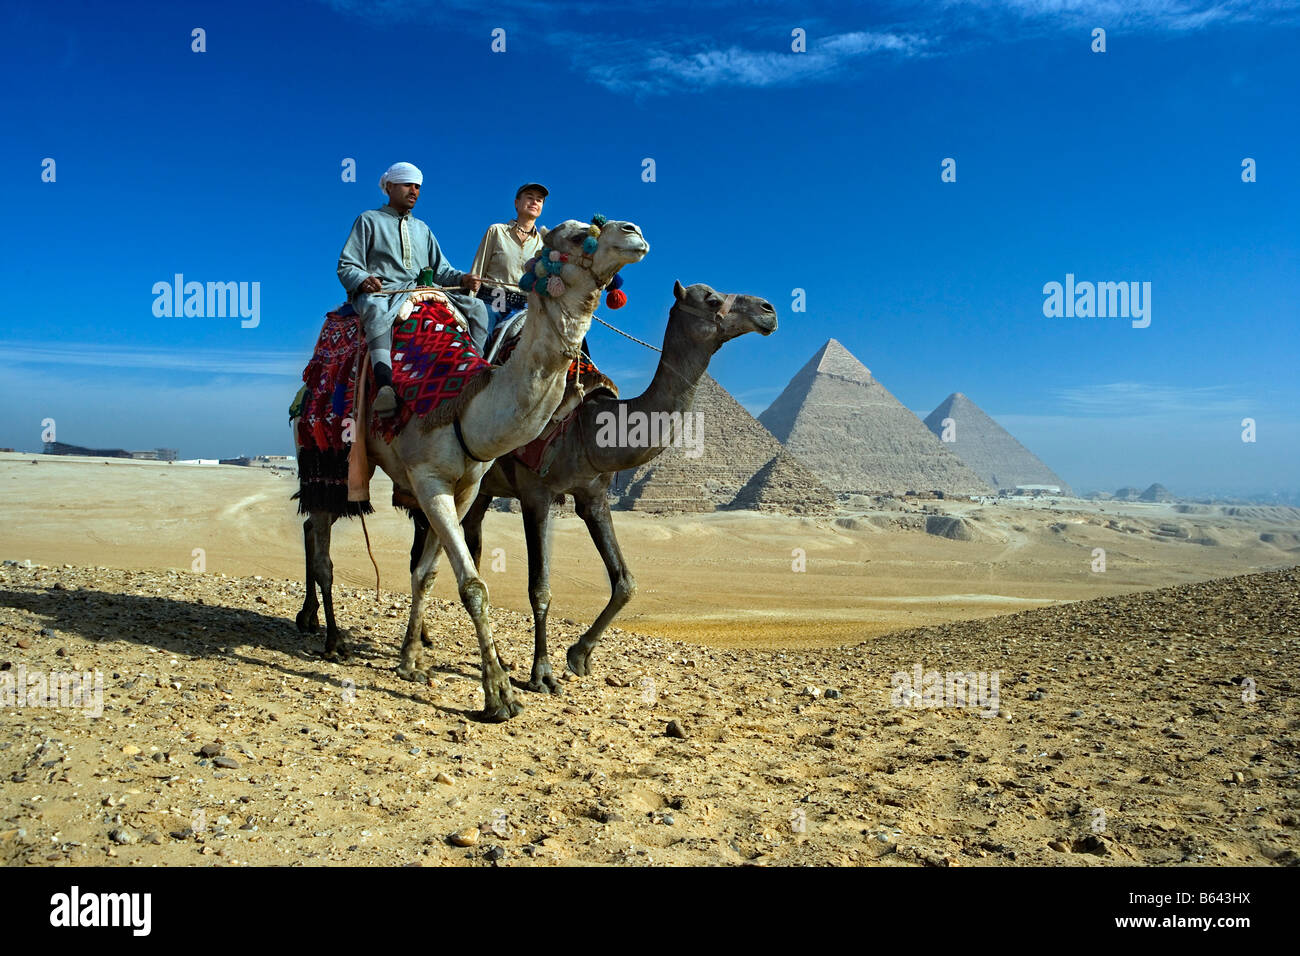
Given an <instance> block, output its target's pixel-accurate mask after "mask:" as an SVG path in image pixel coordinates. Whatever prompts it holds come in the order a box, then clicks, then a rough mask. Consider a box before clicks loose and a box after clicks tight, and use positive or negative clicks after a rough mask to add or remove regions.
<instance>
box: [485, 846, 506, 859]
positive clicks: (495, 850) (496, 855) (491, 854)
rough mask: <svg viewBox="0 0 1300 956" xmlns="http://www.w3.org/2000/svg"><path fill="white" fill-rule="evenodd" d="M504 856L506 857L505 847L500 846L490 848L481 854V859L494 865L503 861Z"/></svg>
mask: <svg viewBox="0 0 1300 956" xmlns="http://www.w3.org/2000/svg"><path fill="white" fill-rule="evenodd" d="M505 856H506V850H505V847H501V846H490V847H488V848H487V850H486V851H484V853H483V858H484V859H485V860H488V861H489V862H492V863H496V862H498V861H500V860H503V859H505Z"/></svg>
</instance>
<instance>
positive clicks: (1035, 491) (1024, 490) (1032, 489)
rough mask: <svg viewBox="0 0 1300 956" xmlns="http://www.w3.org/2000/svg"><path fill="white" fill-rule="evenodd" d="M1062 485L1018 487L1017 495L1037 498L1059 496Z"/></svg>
mask: <svg viewBox="0 0 1300 956" xmlns="http://www.w3.org/2000/svg"><path fill="white" fill-rule="evenodd" d="M1060 493H1061V486H1060V485H1016V490H1015V494H1017V495H1028V496H1030V497H1037V496H1039V495H1059V494H1060Z"/></svg>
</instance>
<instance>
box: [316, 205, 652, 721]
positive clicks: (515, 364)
mask: <svg viewBox="0 0 1300 956" xmlns="http://www.w3.org/2000/svg"><path fill="white" fill-rule="evenodd" d="M588 229H589V224H588V223H585V222H579V221H577V220H574V219H570V220H568V221H566V222H564V223H562V224H561V225H559V226H556V227H555V228H554V229H552V230H550V231H549V232H547V233H545V234H544V236H543V238H544V241H545V243H546V245H547V247H549V248H550V249H552V250H556V251H558V252H560V253H565V254H568V255H569V256H570V257H571V258H570V261H568V262H566V263H565V265H564V266H563V268H562V271H561V272H560V273H559V276H560V278H561V279H562V280H563V283H564V286H565V289H564V291H563V294H561V295H558V296H555V297H549V296H546V297H544V296H540V295H538V293H537V291H536V290H533V291H530V292H529V294H528V312H529V315H530V316H531V319H530V320H529V321H528V322H527V323H526V324H525V327H524V332H523V337H522V339H521V341H520V343H519V345H518V347H517V348H516V350H515V354H514V355H512V356H511V361H510V362H508V363H507V364H506V365H503V366H499V367H494V368H492V369H490V370H488V371H485V372H482V373H480V374H481V375H487V376H490V377H489V379H488V380H487V382H486V384H485V385H483V386H482V388H481V390H480V391H478V392H477V393H476V394H474V395H473V396H472V397H471V398H469V399H467V401H466V402H465V404H464V405H463V407H461V409H460V411H459V414H458V416H457V417H456V418H455V419H454V420H453V421H452V422H450V423H447V424H440V425H436V426H433V427H430V426H429V424H428V423H427V422H422V421H421V420H420V419H418V418H412V419H411V421H410V422H409V423H408V424H407V425H406V426H405V427H404V428H403V429H402V431H401V432H400V433H399V434H398V435H397V437H396V438H395V439H394V440H393V442H392V444H388V443H386V442H384V441H383V440H382V439H381V438H379V437H378V436H377V435H376V434H375V433H374V432H373V431H371V432H368V434H367V439H366V451H367V453H368V454H369V456H370V460H371V462H372V463H374V464H377V465H378V466H379V467H380V468H383V469H384V471H385V473H387V474H388V476H389V477H390V478H391V479H392V480H393V485H394V488H395V489H397V491H398V493H399V494H400V495H406V496H410V497H411V498H413V500H415V501H416V502H417V503H418V504H419V508H420V512H422V514H421V517H422V518H423V519H424V522H422V523H424V524H425V526H426V527H427V528H429V529H431V532H432V533H427V534H425V535H424V536H423V547H422V549H421V550H420V553H419V555H418V557H417V555H416V554H415V550H414V549H413V550H412V559H411V613H410V617H409V619H408V621H407V626H406V638H405V640H404V642H403V644H402V652H401V660H400V663H399V664H398V667H397V673H398V674H399V675H400V676H401V677H403V678H405V679H407V680H412V681H418V682H428V681H429V679H430V675H429V671H428V669H427V665H426V663H425V660H424V650H423V649H424V646H425V645H426V643H427V640H422V637H424V633H425V631H424V613H425V607H426V606H427V604H428V601H429V596H430V594H431V593H432V591H433V583H434V576H435V574H436V572H437V564H438V558H439V556H440V554H441V553H442V552H443V551H446V553H447V556H448V560H449V561H450V563H451V567H452V572H453V573H454V574H455V575H456V584H457V588H458V591H459V594H460V599H461V603H462V604H464V606H465V610H466V611H467V612H468V613H469V616H470V619H471V620H472V621H473V623H474V630H475V632H476V634H477V636H478V644H479V653H480V656H481V658H482V668H483V697H484V706H483V712H482V718H483V719H484V720H487V721H493V722H496V721H504V720H509V719H510V718H511V717H514V716H515V715H517V714H518V713H519V711H520V710H522V709H523V703H522V702H521V701H519V700H517V699H516V698H515V695H514V693H513V692H512V690H511V686H510V681H509V679H508V677H507V675H506V668H505V667H504V665H503V663H502V661H501V658H500V656H499V655H498V653H497V650H496V645H495V643H494V642H493V640H492V628H491V624H490V622H489V620H488V590H487V585H486V584H485V583H484V581H483V579H482V578H481V577H480V576H479V574H478V569H477V566H476V564H475V561H474V559H473V557H472V556H471V555H470V552H469V549H468V548H467V547H466V544H465V538H464V534H463V532H462V530H461V525H460V522H461V519H462V518H463V517H464V516H465V512H466V511H467V510H468V508H469V506H470V505H471V504H472V503H473V502H474V500H475V498H476V497H477V495H478V486H479V482H480V481H481V480H482V478H483V475H484V474H486V473H487V471H488V469H489V468H490V467H491V465H492V461H493V459H495V458H496V457H497V456H499V455H504V454H506V453H508V452H510V451H512V450H513V449H515V448H518V447H520V446H521V445H524V444H526V443H528V442H530V441H532V440H533V439H534V438H536V437H537V435H538V433H539V432H541V430H542V429H543V428H544V427H545V425H546V423H547V421H548V420H549V419H550V417H551V415H552V414H553V413H554V412H555V410H556V408H557V407H558V406H559V404H560V401H561V399H562V398H563V395H564V388H565V374H566V372H567V371H568V368H569V364H570V362H572V361H573V360H574V359H575V358H576V357H577V355H578V349H579V346H580V344H581V342H582V339H583V337H584V336H585V335H586V334H587V330H588V328H590V326H591V317H592V314H593V313H594V312H595V310H596V305H597V303H598V302H599V300H600V292H601V290H602V289H603V288H604V287H605V286H606V285H607V284H608V283H609V282H610V280H611V279H613V277H614V274H615V273H616V272H618V270H619V269H620V268H622V267H623V266H625V265H629V264H631V263H634V262H639V261H640V260H641V259H642V258H644V257H645V255H646V253H647V252H649V250H650V246H649V244H648V243H647V242H646V241H645V239H644V237H642V235H641V230H640V229H638V228H637V226H636V225H635V224H633V223H630V222H622V221H616V220H609V221H606V222H604V224H603V226H602V227H601V229H600V234H599V237H598V240H597V246H596V251H595V252H594V253H592V254H591V255H590V256H586V255H584V253H583V250H582V242H583V240H584V239H585V238H586V237H587V234H588ZM584 260H585V261H584ZM374 464H372V466H371V467H372V469H373V467H374ZM372 473H373V472H372ZM335 518H336V516H335V515H333V514H331V513H330V512H327V511H312V512H311V513H310V514H309V516H308V518H307V520H306V521H304V523H303V538H304V544H305V545H306V550H307V597H306V600H305V601H304V603H303V607H302V610H301V611H300V612H299V613H298V617H297V623H298V627H299V629H300V630H304V631H314V630H315V627H316V606H317V605H316V593H315V588H314V586H313V585H314V584H316V585H319V586H320V589H321V596H322V599H323V602H324V605H325V620H326V640H325V653H326V656H327V657H329V658H332V659H342V658H346V657H347V653H348V651H347V647H346V645H345V644H344V642H343V641H342V636H341V634H340V632H339V630H338V627H337V626H336V623H335V619H334V605H333V600H332V597H331V587H332V584H333V564H332V562H331V561H330V556H329V543H330V526H331V525H332V524H333V522H334V520H335Z"/></svg>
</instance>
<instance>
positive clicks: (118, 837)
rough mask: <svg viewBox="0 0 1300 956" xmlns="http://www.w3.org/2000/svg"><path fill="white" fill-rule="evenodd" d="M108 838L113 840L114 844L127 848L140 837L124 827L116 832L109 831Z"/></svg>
mask: <svg viewBox="0 0 1300 956" xmlns="http://www.w3.org/2000/svg"><path fill="white" fill-rule="evenodd" d="M108 838H109V839H110V840H112V841H113V842H114V843H117V844H119V845H121V846H126V845H127V844H128V843H134V842H135V841H136V840H138V839H139V837H137V836H136V835H135V834H134V833H132V832H131V831H130V830H127V829H125V828H124V827H118V828H116V829H114V830H109V831H108Z"/></svg>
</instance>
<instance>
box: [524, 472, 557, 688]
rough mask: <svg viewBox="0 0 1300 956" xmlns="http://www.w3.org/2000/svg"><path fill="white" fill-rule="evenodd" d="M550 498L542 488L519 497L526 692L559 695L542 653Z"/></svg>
mask: <svg viewBox="0 0 1300 956" xmlns="http://www.w3.org/2000/svg"><path fill="white" fill-rule="evenodd" d="M551 499H552V495H551V493H550V492H549V491H547V490H546V489H545V488H542V489H541V493H540V494H533V495H526V496H524V497H521V499H520V504H521V505H522V506H523V510H524V538H525V540H526V541H527V542H528V601H529V603H530V604H532V606H533V673H532V676H531V677H530V678H529V680H528V689H529V690H531V691H538V692H539V693H545V692H547V691H549V692H550V693H552V694H558V693H560V683H559V681H557V680H556V679H555V675H554V674H553V673H551V659H550V657H549V656H548V655H547V653H546V615H547V613H548V612H549V611H550V609H551Z"/></svg>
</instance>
